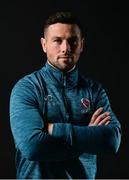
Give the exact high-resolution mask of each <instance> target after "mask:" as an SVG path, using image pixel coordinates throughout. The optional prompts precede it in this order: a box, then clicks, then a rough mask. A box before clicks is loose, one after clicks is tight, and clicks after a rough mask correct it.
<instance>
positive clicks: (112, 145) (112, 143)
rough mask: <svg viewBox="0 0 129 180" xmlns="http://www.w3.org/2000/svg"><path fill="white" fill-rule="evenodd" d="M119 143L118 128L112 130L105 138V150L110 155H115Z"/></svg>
mask: <svg viewBox="0 0 129 180" xmlns="http://www.w3.org/2000/svg"><path fill="white" fill-rule="evenodd" d="M120 143H121V132H120V129H118V128H113V129H111V131H110V135H109V136H108V137H107V149H108V151H109V152H110V153H111V154H116V153H117V152H118V150H119V147H120Z"/></svg>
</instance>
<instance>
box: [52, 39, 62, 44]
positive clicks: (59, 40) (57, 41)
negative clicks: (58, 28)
mask: <svg viewBox="0 0 129 180" xmlns="http://www.w3.org/2000/svg"><path fill="white" fill-rule="evenodd" d="M54 42H56V43H58V44H61V42H62V40H61V39H54Z"/></svg>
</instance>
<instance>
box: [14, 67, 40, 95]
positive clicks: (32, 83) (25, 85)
mask: <svg viewBox="0 0 129 180" xmlns="http://www.w3.org/2000/svg"><path fill="white" fill-rule="evenodd" d="M41 77H42V75H41V69H39V70H37V71H34V72H32V73H30V74H27V75H25V76H23V77H22V78H21V79H19V80H18V81H17V82H16V83H15V85H14V86H13V88H12V93H13V92H18V93H21V94H27V93H30V92H35V91H39V89H40V88H41V84H42V83H41Z"/></svg>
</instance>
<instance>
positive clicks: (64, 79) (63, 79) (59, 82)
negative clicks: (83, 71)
mask: <svg viewBox="0 0 129 180" xmlns="http://www.w3.org/2000/svg"><path fill="white" fill-rule="evenodd" d="M43 68H44V70H45V71H46V73H47V77H46V78H47V82H48V83H49V84H50V83H52V84H55V85H56V86H60V87H66V88H70V89H71V88H73V87H75V86H76V85H77V83H78V68H77V66H75V67H74V68H72V69H71V70H70V71H68V72H65V73H64V72H62V71H61V70H60V69H58V68H56V67H54V66H52V65H51V64H50V63H48V62H46V64H45V66H44V67H43Z"/></svg>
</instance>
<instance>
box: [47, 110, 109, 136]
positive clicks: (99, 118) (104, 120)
mask: <svg viewBox="0 0 129 180" xmlns="http://www.w3.org/2000/svg"><path fill="white" fill-rule="evenodd" d="M102 112H103V108H102V107H100V108H98V109H97V110H96V111H95V112H94V114H93V115H92V118H91V120H90V123H89V125H88V126H101V125H108V124H109V123H110V119H111V116H110V112H108V111H107V112H103V113H102ZM47 129H48V133H49V134H50V135H52V131H53V124H52V123H48V125H47Z"/></svg>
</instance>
